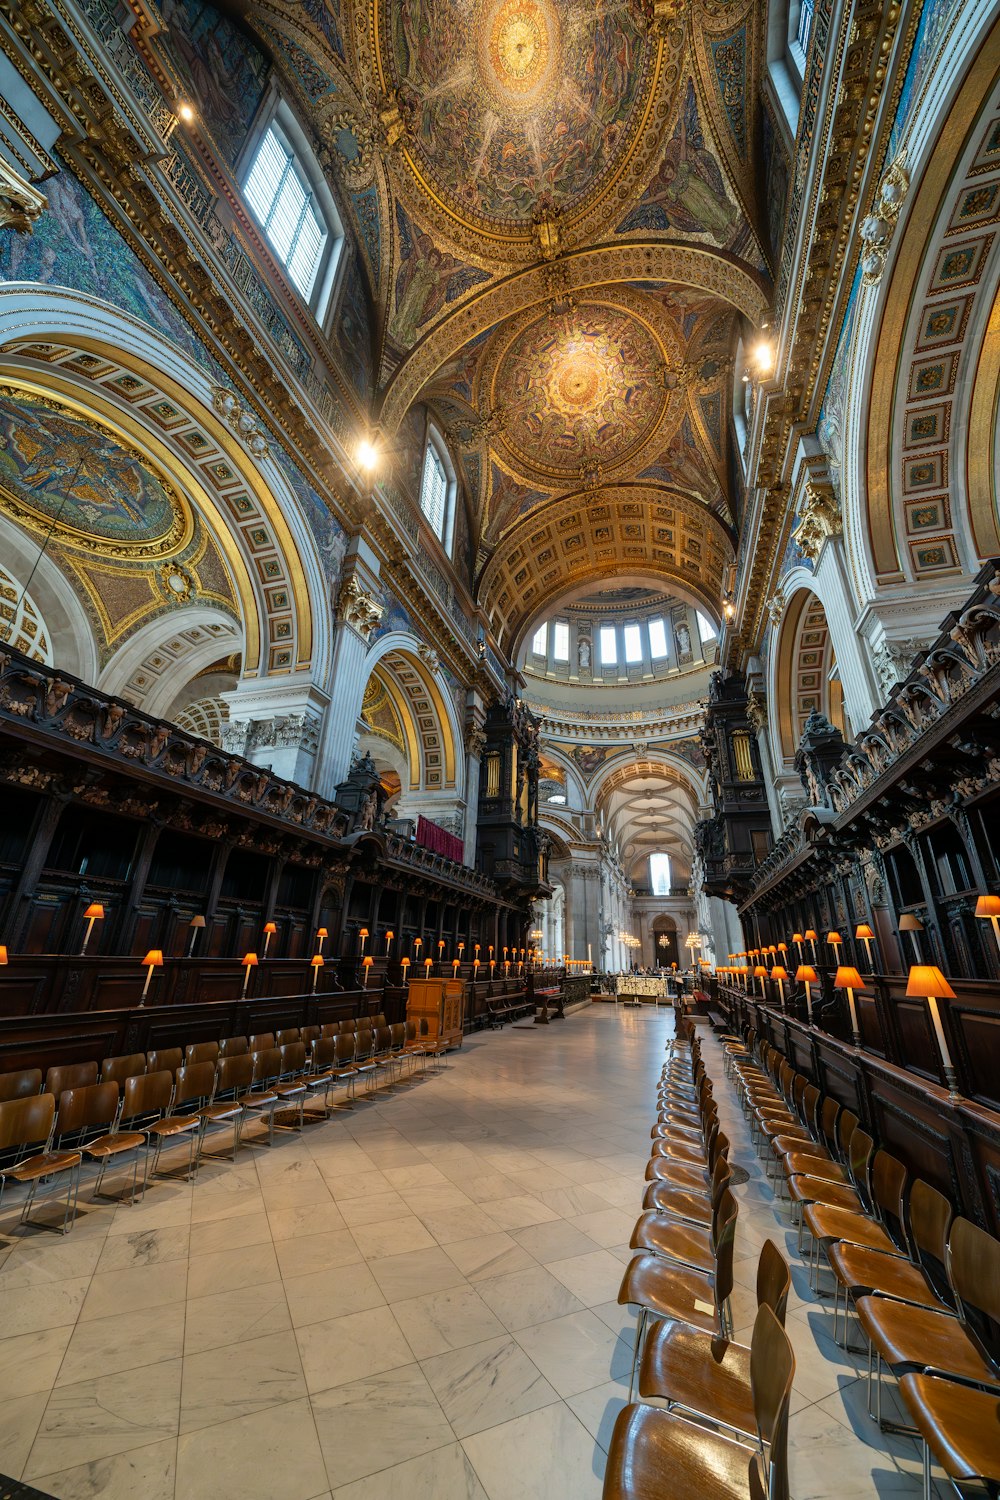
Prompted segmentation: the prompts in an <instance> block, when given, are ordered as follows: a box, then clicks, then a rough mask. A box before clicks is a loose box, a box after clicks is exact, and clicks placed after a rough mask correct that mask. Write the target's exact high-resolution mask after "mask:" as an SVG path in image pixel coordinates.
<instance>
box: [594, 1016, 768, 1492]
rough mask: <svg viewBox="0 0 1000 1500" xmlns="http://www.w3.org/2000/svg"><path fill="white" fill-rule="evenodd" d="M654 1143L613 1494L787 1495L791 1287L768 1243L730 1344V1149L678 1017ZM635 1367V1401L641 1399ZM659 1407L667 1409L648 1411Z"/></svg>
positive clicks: (695, 1047)
mask: <svg viewBox="0 0 1000 1500" xmlns="http://www.w3.org/2000/svg"><path fill="white" fill-rule="evenodd" d="M651 1136H652V1143H653V1144H652V1155H651V1157H650V1161H649V1165H648V1167H647V1170H646V1179H647V1187H646V1190H645V1195H644V1198H643V1212H642V1214H641V1215H640V1217H639V1219H638V1221H637V1222H636V1226H635V1229H634V1231H633V1234H632V1241H631V1245H632V1248H633V1249H634V1250H637V1251H638V1252H639V1253H638V1254H637V1255H636V1256H635V1257H634V1258H633V1260H632V1261H631V1262H630V1264H629V1265H628V1267H627V1269H626V1271H625V1275H624V1278H623V1280H622V1285H621V1290H620V1292H619V1296H618V1300H619V1302H620V1303H622V1304H629V1305H631V1306H633V1307H635V1308H636V1309H637V1313H638V1318H637V1325H636V1339H635V1347H634V1351H633V1359H632V1376H631V1380H630V1383H629V1405H628V1406H626V1408H625V1410H624V1411H623V1412H622V1413H621V1414H620V1416H619V1417H618V1420H617V1422H616V1424H615V1429H614V1433H613V1436H612V1440H611V1446H610V1449H609V1452H608V1463H607V1469H606V1474H605V1481H604V1496H605V1500H662V1497H664V1496H667V1495H669V1496H670V1497H671V1500H695V1497H697V1500H747V1497H750V1500H763V1497H765V1496H766V1497H768V1500H788V1477H787V1424H788V1407H789V1402H790V1399H791V1387H792V1378H793V1374H794V1369H795V1359H794V1355H793V1353H792V1348H791V1344H790V1342H789V1339H788V1336H787V1334H786V1332H785V1328H784V1322H785V1310H786V1306H787V1301H788V1293H789V1290H790V1286H791V1279H790V1276H789V1272H788V1266H787V1264H786V1263H785V1260H784V1258H783V1256H782V1255H781V1253H780V1252H779V1251H778V1250H777V1249H776V1248H775V1246H774V1245H773V1244H772V1243H771V1241H770V1240H768V1241H766V1242H765V1244H764V1247H763V1250H762V1251H761V1256H760V1261H759V1263H758V1269H757V1315H756V1319H755V1322H754V1327H753V1334H752V1338H751V1342H750V1344H749V1345H741V1344H737V1343H735V1342H734V1341H733V1337H732V1334H733V1328H732V1311H731V1306H730V1297H731V1293H732V1289H733V1250H734V1243H735V1232H736V1222H737V1203H736V1199H735V1197H734V1196H733V1194H732V1191H731V1187H730V1184H731V1177H732V1174H731V1170H730V1166H729V1150H730V1146H729V1141H728V1140H727V1139H726V1137H725V1136H723V1135H722V1134H721V1133H720V1131H719V1121H718V1111H717V1108H716V1105H715V1101H714V1098H713V1092H712V1084H711V1081H710V1080H709V1078H708V1076H707V1074H706V1072H705V1067H704V1063H703V1060H702V1057H701V1048H700V1043H699V1041H698V1038H697V1035H696V1033H695V1030H694V1027H693V1025H692V1024H691V1023H690V1022H689V1021H686V1020H684V1019H683V1018H682V1017H680V1016H679V1017H678V1024H677V1035H676V1038H675V1040H674V1041H673V1042H672V1043H671V1044H668V1058H667V1061H666V1064H665V1066H664V1068H663V1072H662V1074H661V1079H660V1085H659V1092H658V1110H657V1119H656V1123H655V1124H654V1126H653V1128H652V1131H651ZM637 1365H638V1387H639V1392H638V1393H639V1398H640V1399H639V1401H638V1402H633V1401H632V1395H633V1390H634V1387H635V1383H636V1366H637ZM654 1399H655V1400H662V1401H665V1402H666V1403H667V1407H668V1409H667V1410H663V1409H662V1408H660V1407H654V1406H650V1405H648V1404H647V1403H648V1402H649V1401H651V1400H654Z"/></svg>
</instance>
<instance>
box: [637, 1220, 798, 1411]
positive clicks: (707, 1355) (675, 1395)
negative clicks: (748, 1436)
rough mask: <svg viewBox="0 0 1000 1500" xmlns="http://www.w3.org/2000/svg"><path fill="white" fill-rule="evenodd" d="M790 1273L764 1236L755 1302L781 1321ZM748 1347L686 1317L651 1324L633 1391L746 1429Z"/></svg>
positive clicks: (750, 1408)
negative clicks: (686, 1319) (711, 1332)
mask: <svg viewBox="0 0 1000 1500" xmlns="http://www.w3.org/2000/svg"><path fill="white" fill-rule="evenodd" d="M791 1285H792V1278H791V1275H790V1274H789V1270H788V1264H787V1262H786V1260H785V1258H784V1256H783V1255H782V1254H781V1252H780V1250H778V1249H776V1248H775V1246H774V1245H773V1244H772V1242H771V1241H770V1240H765V1241H764V1245H763V1248H762V1249H761V1252H760V1259H759V1260H758V1262H757V1308H758V1315H759V1311H760V1309H761V1308H763V1307H768V1308H770V1310H771V1312H772V1313H773V1314H774V1316H775V1317H776V1318H777V1320H778V1322H779V1323H780V1324H781V1326H782V1327H784V1326H785V1313H786V1310H787V1306H788V1293H789V1291H790V1290H791ZM751 1347H752V1346H747V1345H745V1344H734V1343H732V1342H731V1341H730V1340H729V1339H720V1338H718V1337H717V1336H715V1335H714V1334H709V1333H705V1332H704V1331H702V1330H701V1329H698V1328H692V1327H691V1326H690V1324H688V1323H681V1322H674V1321H662V1322H658V1323H656V1324H654V1326H653V1328H652V1329H651V1331H650V1334H649V1337H648V1338H647V1340H646V1347H645V1349H644V1350H643V1355H642V1363H641V1364H640V1366H639V1395H640V1396H648V1397H655V1398H657V1399H658V1400H664V1401H667V1402H668V1403H669V1404H670V1406H671V1407H675V1406H680V1407H682V1408H683V1409H684V1410H686V1411H688V1412H691V1413H700V1414H701V1415H702V1416H704V1417H705V1419H706V1420H708V1421H711V1422H712V1423H713V1424H714V1425H721V1426H725V1427H731V1428H733V1429H734V1430H735V1431H737V1432H746V1433H752V1432H753V1430H754V1422H753V1396H752V1393H751V1383H750V1361H751Z"/></svg>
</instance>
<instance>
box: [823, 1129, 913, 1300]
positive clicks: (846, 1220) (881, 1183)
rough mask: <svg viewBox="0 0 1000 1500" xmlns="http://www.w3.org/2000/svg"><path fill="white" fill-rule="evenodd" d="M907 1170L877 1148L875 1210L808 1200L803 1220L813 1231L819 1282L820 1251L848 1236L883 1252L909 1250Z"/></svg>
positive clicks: (897, 1252)
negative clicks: (906, 1211)
mask: <svg viewBox="0 0 1000 1500" xmlns="http://www.w3.org/2000/svg"><path fill="white" fill-rule="evenodd" d="M906 1183H907V1173H906V1168H905V1167H904V1166H903V1163H902V1162H901V1161H899V1160H898V1158H897V1157H895V1156H890V1154H889V1152H888V1151H876V1153H875V1160H874V1161H873V1163H872V1212H871V1213H870V1214H869V1213H865V1212H863V1211H862V1212H856V1211H855V1210H853V1209H849V1208H831V1207H829V1206H828V1205H827V1204H825V1203H807V1204H806V1206H805V1208H804V1209H803V1212H802V1219H803V1223H804V1224H805V1227H806V1229H808V1231H809V1233H810V1234H811V1235H812V1247H811V1249H812V1261H813V1265H814V1268H815V1273H816V1282H817V1284H818V1282H819V1265H820V1260H819V1251H820V1248H821V1247H822V1248H823V1249H824V1250H825V1251H827V1253H829V1250H830V1247H831V1246H832V1245H833V1244H834V1243H837V1242H840V1241H844V1240H846V1241H847V1242H848V1243H849V1244H852V1245H865V1246H866V1247H867V1248H868V1249H869V1250H878V1251H880V1252H881V1253H882V1254H883V1255H898V1256H902V1257H903V1258H904V1259H905V1258H906V1257H907V1256H908V1254H909V1245H908V1243H907V1239H906V1222H905V1208H904V1204H905V1199H906Z"/></svg>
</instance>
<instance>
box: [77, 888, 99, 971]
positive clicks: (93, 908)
mask: <svg viewBox="0 0 1000 1500" xmlns="http://www.w3.org/2000/svg"><path fill="white" fill-rule="evenodd" d="M83 915H84V916H85V917H86V918H87V931H86V932H85V933H84V935H83V947H82V948H81V949H80V957H81V958H82V957H83V955H84V954H85V953H86V951H87V944H88V943H89V942H90V934H91V933H92V932H93V930H94V923H95V922H103V921H104V907H103V906H102V905H101V903H100V902H99V901H93V902H91V904H90V906H88V907H87V910H86V911H85V912H84V914H83Z"/></svg>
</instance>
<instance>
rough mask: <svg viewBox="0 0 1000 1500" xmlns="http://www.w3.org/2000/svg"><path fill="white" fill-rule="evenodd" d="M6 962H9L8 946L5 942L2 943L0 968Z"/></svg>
mask: <svg viewBox="0 0 1000 1500" xmlns="http://www.w3.org/2000/svg"><path fill="white" fill-rule="evenodd" d="M6 962H7V947H6V944H5V943H0V968H2V967H3V965H4V964H5V963H6Z"/></svg>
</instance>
